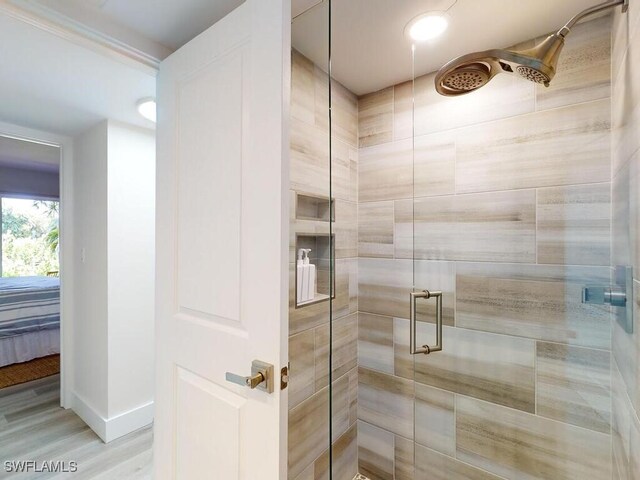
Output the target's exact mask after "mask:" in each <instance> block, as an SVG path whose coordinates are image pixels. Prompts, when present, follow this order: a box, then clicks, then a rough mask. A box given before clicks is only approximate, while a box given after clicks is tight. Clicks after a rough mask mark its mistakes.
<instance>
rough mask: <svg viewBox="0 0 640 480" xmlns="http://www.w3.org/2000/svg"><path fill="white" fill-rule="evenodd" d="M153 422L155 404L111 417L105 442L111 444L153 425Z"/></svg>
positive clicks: (151, 403) (150, 403) (148, 404)
mask: <svg viewBox="0 0 640 480" xmlns="http://www.w3.org/2000/svg"><path fill="white" fill-rule="evenodd" d="M152 422H153V402H149V403H147V404H145V405H140V406H139V407H136V408H134V409H132V410H129V411H128V412H124V413H121V414H120V415H116V416H114V417H111V418H110V419H109V420H108V421H107V440H105V442H110V441H111V440H115V439H116V438H120V437H123V436H125V435H127V434H129V433H131V432H135V431H136V430H139V429H140V428H142V427H146V426H147V425H151V423H152Z"/></svg>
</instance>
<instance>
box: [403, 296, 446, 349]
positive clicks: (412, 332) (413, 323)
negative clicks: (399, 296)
mask: <svg viewBox="0 0 640 480" xmlns="http://www.w3.org/2000/svg"><path fill="white" fill-rule="evenodd" d="M409 295H410V298H411V300H410V303H411V316H410V327H409V350H410V351H411V355H418V354H419V353H424V354H425V355H428V354H430V353H433V352H439V351H441V350H442V292H430V291H429V290H423V291H421V292H411V293H410V294H409ZM419 298H424V299H426V300H428V299H430V298H435V299H436V344H435V345H423V346H422V347H420V348H418V345H417V344H416V341H417V332H416V330H417V312H416V310H417V309H416V301H417V300H418V299H419Z"/></svg>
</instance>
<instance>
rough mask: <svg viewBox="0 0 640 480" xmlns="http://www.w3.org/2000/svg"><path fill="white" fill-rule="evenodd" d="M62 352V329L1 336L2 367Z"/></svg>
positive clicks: (0, 358) (0, 360)
mask: <svg viewBox="0 0 640 480" xmlns="http://www.w3.org/2000/svg"><path fill="white" fill-rule="evenodd" d="M56 353H60V329H59V328H56V329H53V330H41V331H39V332H30V333H25V334H24V335H18V336H14V337H8V338H0V367H4V366H6V365H11V364H12V363H22V362H28V361H29V360H33V359H34V358H40V357H46V356H47V355H54V354H56Z"/></svg>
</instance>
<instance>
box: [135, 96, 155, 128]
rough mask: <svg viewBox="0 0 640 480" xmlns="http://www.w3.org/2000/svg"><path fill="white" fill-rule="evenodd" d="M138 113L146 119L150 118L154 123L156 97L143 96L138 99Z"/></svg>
mask: <svg viewBox="0 0 640 480" xmlns="http://www.w3.org/2000/svg"><path fill="white" fill-rule="evenodd" d="M137 106H138V113H139V114H140V115H142V116H143V117H144V118H146V119H147V120H151V121H152V122H153V123H156V99H155V98H151V97H149V98H143V99H142V100H140V101H138V104H137Z"/></svg>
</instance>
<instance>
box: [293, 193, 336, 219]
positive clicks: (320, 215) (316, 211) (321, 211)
mask: <svg viewBox="0 0 640 480" xmlns="http://www.w3.org/2000/svg"><path fill="white" fill-rule="evenodd" d="M296 219H298V220H316V221H320V222H333V221H335V201H334V200H333V198H332V199H329V197H319V196H312V195H305V194H302V193H296Z"/></svg>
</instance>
